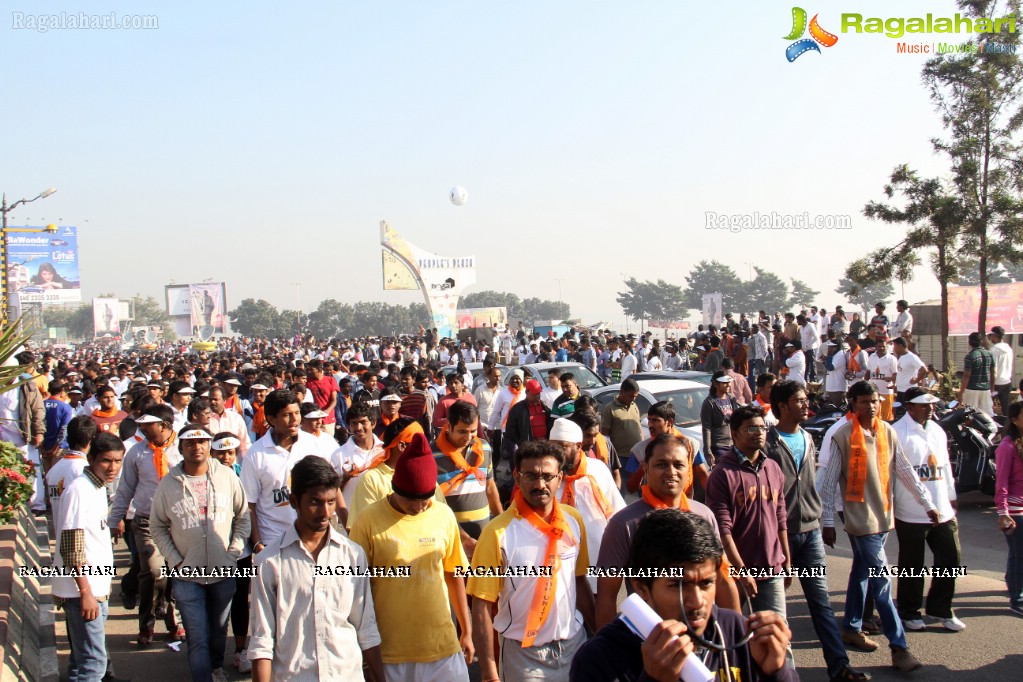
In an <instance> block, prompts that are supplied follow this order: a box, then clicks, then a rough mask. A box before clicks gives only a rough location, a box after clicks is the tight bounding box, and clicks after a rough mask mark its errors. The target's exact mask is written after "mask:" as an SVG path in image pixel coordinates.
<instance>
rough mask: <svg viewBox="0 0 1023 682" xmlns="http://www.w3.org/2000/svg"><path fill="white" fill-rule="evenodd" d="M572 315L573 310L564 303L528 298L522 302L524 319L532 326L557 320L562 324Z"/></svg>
mask: <svg viewBox="0 0 1023 682" xmlns="http://www.w3.org/2000/svg"><path fill="white" fill-rule="evenodd" d="M571 315H572V309H571V308H570V307H569V305H568V304H567V303H565V302H564V301H550V300H547V299H542V298H527V299H525V300H524V301H522V317H523V319H525V320H527V321H528V322H529V323H530V324H535V323H537V322H546V321H548V320H555V321H557V322H561V321H562V320H566V319H568V318H569V317H571Z"/></svg>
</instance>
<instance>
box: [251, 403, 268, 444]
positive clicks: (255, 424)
mask: <svg viewBox="0 0 1023 682" xmlns="http://www.w3.org/2000/svg"><path fill="white" fill-rule="evenodd" d="M269 430H270V425H269V424H267V423H266V414H265V413H264V412H263V405H257V404H256V403H252V431H253V433H255V434H256V438H262V437H263V436H265V435H266V432H267V431H269Z"/></svg>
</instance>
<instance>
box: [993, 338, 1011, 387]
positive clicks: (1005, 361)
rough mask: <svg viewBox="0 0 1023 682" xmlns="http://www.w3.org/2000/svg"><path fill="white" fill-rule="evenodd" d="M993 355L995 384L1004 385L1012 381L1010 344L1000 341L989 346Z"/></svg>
mask: <svg viewBox="0 0 1023 682" xmlns="http://www.w3.org/2000/svg"><path fill="white" fill-rule="evenodd" d="M991 353H992V355H994V356H995V384H996V385H998V386H1004V385H1005V384H1011V383H1012V346H1010V345H1009V344H1007V343H1006V342H1005V341H1001V342H999V343H996V344H995V345H993V346H991Z"/></svg>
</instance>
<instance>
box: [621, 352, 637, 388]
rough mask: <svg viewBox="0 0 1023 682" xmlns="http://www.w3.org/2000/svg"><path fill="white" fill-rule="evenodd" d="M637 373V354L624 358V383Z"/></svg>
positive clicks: (630, 354) (624, 356)
mask: <svg viewBox="0 0 1023 682" xmlns="http://www.w3.org/2000/svg"><path fill="white" fill-rule="evenodd" d="M635 371H636V354H635V353H629V354H628V355H623V356H622V381H625V380H626V379H628V378H629V376H630V375H632V374H633V373H635Z"/></svg>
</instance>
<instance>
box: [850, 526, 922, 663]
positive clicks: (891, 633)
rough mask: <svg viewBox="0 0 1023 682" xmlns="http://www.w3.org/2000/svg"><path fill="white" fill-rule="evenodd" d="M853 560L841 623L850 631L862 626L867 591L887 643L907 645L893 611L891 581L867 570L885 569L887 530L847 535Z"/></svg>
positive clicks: (886, 562) (898, 619)
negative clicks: (873, 575) (850, 543)
mask: <svg viewBox="0 0 1023 682" xmlns="http://www.w3.org/2000/svg"><path fill="white" fill-rule="evenodd" d="M849 539H850V540H851V541H852V549H853V562H852V571H850V573H849V589H848V590H847V591H846V594H845V618H844V619H843V621H842V625H843V626H844V627H845V628H847V629H849V630H861V629H863V607H864V602H865V601H866V599H867V592H868V590H869V592H870V596H871V597H873V598H874V608H875V609H876V610H877V615H879V616H880V617H881V627H882V629H883V630H884V636H885V637H887V638H888V643H889V644H890V645H891V646H893V647H900V648H903V649H905V648H906V631H905V630H904V629H903V628H902V619H901V618H899V614H898V613H896V611H895V603H894V602H893V601H892V581H891V578H889V577H888V576H883V575H878V576H875V577H871V576H870V569H872V568H873V569H875V571H880V570H881V569H884V568H887V566H888V558H887V557H886V556H885V554H884V543H885V541H886V540H887V539H888V533H875V534H874V535H860V536H856V535H850V536H849Z"/></svg>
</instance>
